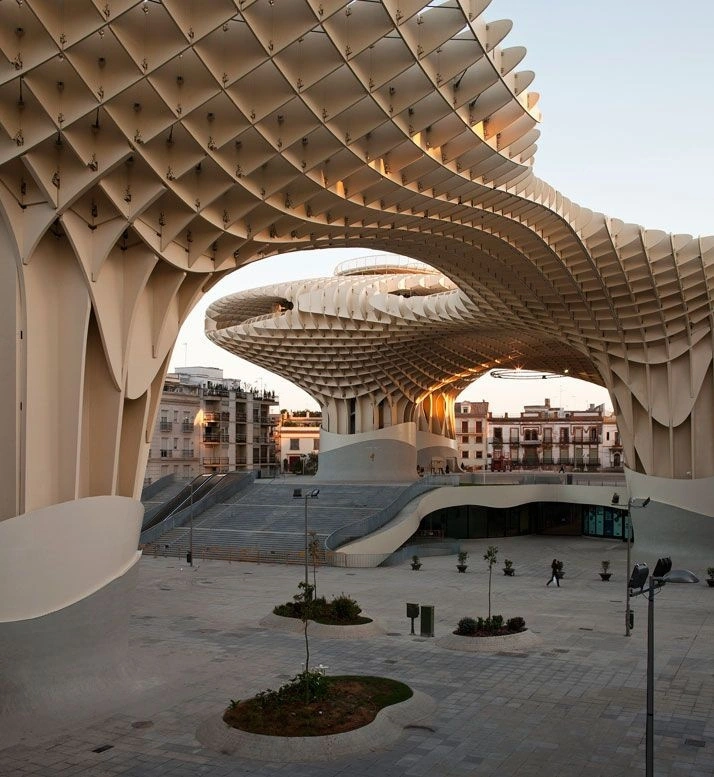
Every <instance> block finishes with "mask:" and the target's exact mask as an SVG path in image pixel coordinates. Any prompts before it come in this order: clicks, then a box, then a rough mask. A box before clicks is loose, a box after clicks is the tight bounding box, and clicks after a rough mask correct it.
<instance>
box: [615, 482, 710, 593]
mask: <svg viewBox="0 0 714 777" xmlns="http://www.w3.org/2000/svg"><path fill="white" fill-rule="evenodd" d="M625 477H626V479H627V485H628V489H629V493H630V495H631V496H633V497H637V498H646V497H649V498H650V500H651V502H650V504H649V505H648V506H647V507H646V508H641V509H640V508H633V509H632V511H631V514H632V526H633V529H634V534H635V543H634V546H633V547H634V551H635V555H636V558H635V559H634V560H635V561H642V562H646V563H649V564H650V569H651V568H652V566H651V565H652V563H654V562H655V561H656V560H657V559H658V558H660V557H661V556H670V558H671V559H672V564H673V566H674V567H675V568H682V567H685V568H687V569H691V570H692V571H693V572H696V573H697V574H698V575H699V576H700V577H701V578H704V577H705V573H706V569H707V567H711V566H714V478H697V479H695V480H688V479H687V480H682V479H679V480H671V479H669V478H658V477H653V476H651V475H642V474H640V473H639V472H633V471H632V470H625Z"/></svg>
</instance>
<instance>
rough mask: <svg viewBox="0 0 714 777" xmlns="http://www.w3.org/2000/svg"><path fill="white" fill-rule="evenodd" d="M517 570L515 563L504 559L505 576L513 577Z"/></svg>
mask: <svg viewBox="0 0 714 777" xmlns="http://www.w3.org/2000/svg"><path fill="white" fill-rule="evenodd" d="M515 571H516V570H515V569H514V568H513V562H512V561H511V559H510V558H504V559H503V574H504V575H506V576H507V577H513V574H514V573H515Z"/></svg>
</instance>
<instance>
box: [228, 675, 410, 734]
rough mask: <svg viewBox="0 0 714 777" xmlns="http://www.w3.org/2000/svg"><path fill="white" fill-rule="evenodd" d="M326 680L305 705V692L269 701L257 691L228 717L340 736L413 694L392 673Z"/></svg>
mask: <svg viewBox="0 0 714 777" xmlns="http://www.w3.org/2000/svg"><path fill="white" fill-rule="evenodd" d="M325 680H326V685H327V689H326V693H325V695H324V697H323V698H320V699H316V700H313V701H310V702H307V703H306V702H305V700H304V698H301V697H302V694H296V695H291V696H290V697H288V698H285V699H283V700H282V701H280V702H277V703H275V702H273V703H265V702H264V701H261V695H258V696H256V697H253V698H251V699H246V700H244V701H240V702H238V703H237V704H234V705H232V706H231V707H229V709H227V710H226V711H225V713H224V715H223V720H224V721H225V722H226V723H227V724H228V725H229V726H232V727H233V728H237V729H241V730H242V731H248V732H251V733H253V734H267V735H268V736H281V737H315V736H325V735H328V734H341V733H344V732H345V731H352V730H353V729H356V728H360V727H361V726H366V725H367V724H368V723H371V722H372V721H373V720H374V719H375V717H376V716H377V713H378V712H379V711H380V710H381V709H384V707H389V706H390V705H392V704H398V703H399V702H402V701H405V700H406V699H408V698H410V697H411V695H412V690H411V688H409V686H407V685H405V684H404V683H400V682H398V681H397V680H391V679H389V678H387V677H366V676H365V677H361V676H353V675H341V676H336V677H327V678H325Z"/></svg>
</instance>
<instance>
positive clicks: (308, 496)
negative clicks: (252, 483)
mask: <svg viewBox="0 0 714 777" xmlns="http://www.w3.org/2000/svg"><path fill="white" fill-rule="evenodd" d="M319 493H320V489H319V488H313V489H312V491H308V492H307V493H306V494H303V493H302V489H300V488H296V489H295V491H294V492H293V496H294V497H295V498H296V499H299V498H300V497H302V498H303V499H304V500H305V596H307V587H308V585H309V580H310V576H309V568H308V563H307V551H308V545H307V500H308V499H317V495H318V494H319Z"/></svg>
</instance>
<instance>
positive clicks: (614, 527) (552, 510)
mask: <svg viewBox="0 0 714 777" xmlns="http://www.w3.org/2000/svg"><path fill="white" fill-rule="evenodd" d="M418 533H419V534H420V535H426V536H431V537H435V536H438V537H453V538H455V539H487V538H490V537H515V536H517V535H520V534H558V535H575V536H580V535H583V534H584V535H587V536H591V537H613V538H616V539H622V537H623V521H622V511H621V510H617V509H613V508H611V507H604V506H601V505H580V504H567V503H564V502H532V503H530V504H525V505H519V506H518V507H504V508H497V507H484V506H481V505H459V506H457V507H445V508H442V509H441V510H435V511H434V512H433V513H430V514H429V515H427V516H425V517H424V518H423V519H422V521H421V524H420V525H419V531H418Z"/></svg>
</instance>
